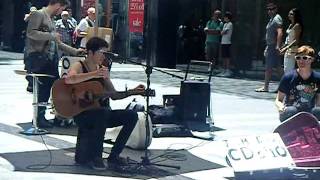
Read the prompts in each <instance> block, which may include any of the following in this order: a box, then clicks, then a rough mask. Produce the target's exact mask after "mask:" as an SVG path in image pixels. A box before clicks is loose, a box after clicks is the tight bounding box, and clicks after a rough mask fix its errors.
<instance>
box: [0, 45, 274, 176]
mask: <svg viewBox="0 0 320 180" xmlns="http://www.w3.org/2000/svg"><path fill="white" fill-rule="evenodd" d="M21 59H22V54H17V53H12V54H11V53H7V52H3V51H0V74H1V76H2V78H1V80H0V83H1V87H0V99H1V103H0V137H1V141H0V171H1V172H0V173H1V175H0V179H87V178H91V179H102V178H106V177H107V178H110V179H119V178H129V179H133V178H134V179H173V178H178V179H232V178H233V176H234V175H233V171H232V169H231V168H230V167H228V165H227V163H226V161H225V152H226V147H225V146H224V143H223V141H222V140H223V139H227V138H230V137H238V136H244V135H258V134H264V133H269V132H272V131H273V129H274V128H275V127H276V126H277V125H278V124H279V121H278V119H277V118H278V115H277V111H276V108H275V106H274V98H275V94H273V93H256V92H254V89H255V88H256V87H258V86H260V85H261V84H262V81H256V80H250V79H232V78H220V77H213V79H212V82H211V112H212V118H213V121H214V126H215V127H216V129H217V131H215V132H213V137H214V140H213V141H209V140H203V139H198V138H192V137H174V136H170V137H159V138H153V139H152V144H151V146H150V147H149V148H148V153H149V155H150V157H151V158H153V157H155V156H157V155H160V154H166V155H167V156H165V157H160V158H157V159H155V161H159V162H161V163H163V164H170V165H178V166H181V169H180V170H175V169H171V168H165V167H163V168H162V167H157V168H156V169H151V170H150V172H141V173H136V174H127V175H126V174H118V173H114V172H112V171H108V170H107V171H106V172H95V171H92V170H90V169H87V168H83V167H79V166H76V165H74V163H73V156H74V147H75V142H76V127H72V128H54V129H52V130H50V131H51V134H48V135H45V136H42V137H40V136H25V135H22V134H20V133H19V132H20V131H21V130H23V129H24V128H28V127H30V125H31V124H30V122H31V119H32V106H31V103H32V94H29V93H27V92H26V91H25V88H26V80H25V79H24V77H23V76H20V75H16V74H14V72H13V70H14V69H23V61H22V60H21ZM168 72H171V73H174V74H176V75H180V76H183V75H184V72H181V71H179V70H168ZM111 76H112V78H113V82H114V84H115V86H116V89H118V90H124V89H125V87H126V86H127V87H128V88H131V87H134V86H135V85H136V84H137V83H145V82H146V75H145V72H144V69H143V68H142V67H140V66H137V65H131V64H117V63H114V65H113V67H112V73H111ZM195 76H199V75H195ZM179 86H180V79H177V78H174V77H171V76H169V75H167V74H163V73H161V72H158V71H156V70H153V73H152V74H151V88H152V89H155V90H156V94H157V96H156V97H154V98H151V101H150V104H161V103H162V95H163V94H178V93H179ZM276 86H277V83H276V82H272V84H271V89H275V88H276ZM132 99H133V97H130V98H127V99H125V100H119V101H112V102H111V105H112V107H113V108H114V109H116V108H124V107H125V106H126V105H127V104H128V103H129V102H130V101H131V100H132ZM136 99H137V100H138V102H140V103H142V104H144V103H145V98H143V97H140V96H137V97H136ZM47 116H48V118H50V117H52V115H51V114H47ZM43 142H45V144H46V145H45V144H44V143H43ZM104 146H105V153H104V157H106V156H107V154H108V152H109V151H110V147H111V146H110V145H109V144H105V145H104ZM48 149H49V150H50V151H48ZM174 150H179V151H174ZM168 152H169V154H168ZM170 153H172V154H170ZM123 155H124V156H129V157H130V158H132V159H134V160H136V161H140V157H141V156H143V155H144V152H143V151H137V150H131V149H126V150H125V151H124V152H123ZM170 155H171V156H170ZM50 161H51V162H50ZM162 161H163V162H162ZM49 162H50V163H51V165H50V166H48V167H46V168H43V166H44V165H47V164H50V163H49ZM153 170H154V171H153ZM146 171H149V169H148V170H146Z"/></svg>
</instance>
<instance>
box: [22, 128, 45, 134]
mask: <svg viewBox="0 0 320 180" xmlns="http://www.w3.org/2000/svg"><path fill="white" fill-rule="evenodd" d="M20 133H21V134H24V135H44V134H48V133H49V131H47V130H45V129H39V128H35V127H31V128H30V129H28V130H25V131H21V132H20Z"/></svg>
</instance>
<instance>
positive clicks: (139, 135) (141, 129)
mask: <svg viewBox="0 0 320 180" xmlns="http://www.w3.org/2000/svg"><path fill="white" fill-rule="evenodd" d="M148 121H149V136H148V139H147V144H145V141H146V133H147V130H146V113H145V112H138V122H137V124H136V127H135V128H134V129H133V131H132V133H131V135H130V137H129V139H128V142H127V144H126V146H127V147H130V148H132V149H137V150H143V149H147V148H148V147H149V146H150V144H151V141H152V122H151V118H150V116H149V117H148ZM121 128H122V127H121V126H119V127H114V128H108V129H107V131H106V135H105V138H106V139H110V140H111V141H113V142H114V141H115V140H116V138H117V136H118V134H119V132H120V130H121Z"/></svg>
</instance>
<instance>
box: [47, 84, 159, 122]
mask: <svg viewBox="0 0 320 180" xmlns="http://www.w3.org/2000/svg"><path fill="white" fill-rule="evenodd" d="M130 92H131V93H130V94H131V95H138V94H139V95H143V96H146V95H147V94H148V95H149V96H155V91H154V90H150V91H149V92H148V93H147V92H146V91H145V92H144V93H141V92H140V91H135V90H130ZM51 93H52V103H53V106H54V109H55V112H56V115H58V116H61V117H64V118H72V117H73V116H75V115H77V114H80V113H81V112H83V111H86V110H89V109H94V108H99V107H100V104H99V100H100V99H101V98H108V97H111V96H112V95H114V94H115V93H105V92H104V88H103V86H102V84H101V83H100V82H98V81H87V82H81V83H78V84H65V82H64V79H59V80H56V81H55V82H54V84H53V86H52V91H51Z"/></svg>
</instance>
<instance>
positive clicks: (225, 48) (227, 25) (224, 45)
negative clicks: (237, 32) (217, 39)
mask: <svg viewBox="0 0 320 180" xmlns="http://www.w3.org/2000/svg"><path fill="white" fill-rule="evenodd" d="M231 19H232V14H231V12H226V13H225V15H224V18H223V20H224V24H223V28H222V31H221V35H222V38H221V57H222V60H223V61H222V63H223V64H222V65H223V71H222V72H221V73H220V74H218V75H217V76H222V77H230V76H232V73H231V70H230V58H231V36H232V32H233V24H232V22H231Z"/></svg>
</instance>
